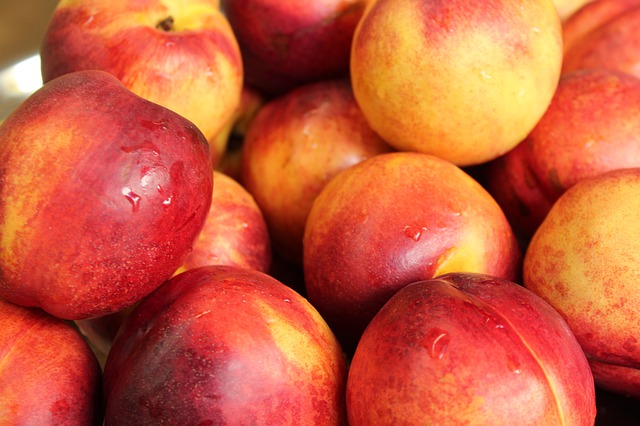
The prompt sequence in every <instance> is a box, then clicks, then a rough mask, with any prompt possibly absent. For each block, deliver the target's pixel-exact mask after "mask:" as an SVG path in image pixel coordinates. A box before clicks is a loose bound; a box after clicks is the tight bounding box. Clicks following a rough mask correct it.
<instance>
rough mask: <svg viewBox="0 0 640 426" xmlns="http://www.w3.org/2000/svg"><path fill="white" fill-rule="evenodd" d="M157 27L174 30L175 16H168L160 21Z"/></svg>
mask: <svg viewBox="0 0 640 426" xmlns="http://www.w3.org/2000/svg"><path fill="white" fill-rule="evenodd" d="M156 28H157V29H159V30H163V31H172V30H173V16H168V17H167V18H165V19H163V20H162V21H160V22H158V24H157V25H156Z"/></svg>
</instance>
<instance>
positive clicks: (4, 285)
mask: <svg viewBox="0 0 640 426" xmlns="http://www.w3.org/2000/svg"><path fill="white" fill-rule="evenodd" d="M125 111H126V113H125ZM0 162H1V163H2V168H0V182H1V186H0V200H2V202H1V203H0V241H1V244H0V297H3V298H5V299H7V300H8V301H10V302H12V303H16V304H19V305H22V306H37V307H40V308H42V309H44V310H45V311H47V312H49V313H51V314H52V315H55V316H58V317H60V318H63V319H69V320H76V319H82V318H89V317H96V316H102V315H106V314H109V313H113V312H116V311H119V310H121V309H123V308H126V307H128V306H131V305H133V304H134V303H136V302H138V301H139V300H140V299H142V298H143V297H145V296H147V295H148V294H149V293H150V292H151V291H153V290H154V289H155V288H157V287H158V286H159V285H160V284H162V283H163V282H164V281H165V280H166V279H168V278H169V277H170V276H171V275H172V274H173V272H174V271H175V270H176V269H177V268H178V267H179V266H180V265H181V263H182V261H183V259H184V257H185V256H186V255H187V253H188V251H189V250H190V249H191V246H192V243H193V241H194V239H195V238H196V236H197V235H198V233H199V232H200V229H201V228H202V226H203V224H204V220H205V217H206V215H207V212H208V211H209V207H210V204H211V195H212V192H213V166H212V162H211V156H210V152H209V146H208V142H207V140H206V138H205V137H204V135H203V134H202V132H200V130H199V129H198V128H197V127H195V126H194V125H193V123H191V122H190V121H188V120H187V119H185V118H184V117H182V116H180V115H178V114H176V113H175V112H173V111H170V110H168V109H167V108H164V107H162V106H160V105H158V104H154V103H152V102H150V101H148V100H146V99H144V98H141V97H139V96H137V95H135V94H134V93H133V92H131V91H130V90H128V89H127V88H126V87H125V86H124V85H122V83H121V82H120V81H119V80H118V79H116V78H115V77H114V76H112V75H111V74H108V73H106V72H104V71H99V70H90V71H78V72H73V73H69V74H65V75H63V76H61V77H58V78H57V79H54V80H52V81H50V82H48V83H46V84H45V85H44V86H43V87H42V88H41V89H39V90H38V91H36V92H35V93H34V94H33V95H31V96H30V97H29V98H28V99H27V100H25V101H24V102H23V103H22V104H21V105H20V106H19V107H18V108H17V109H16V110H15V111H14V113H13V114H12V115H10V116H9V117H8V118H7V119H6V120H5V121H4V123H3V124H2V125H1V126H0Z"/></svg>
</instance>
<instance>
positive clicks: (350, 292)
mask: <svg viewBox="0 0 640 426" xmlns="http://www.w3.org/2000/svg"><path fill="white" fill-rule="evenodd" d="M303 247H304V259H303V269H304V277H305V286H306V291H307V295H308V297H309V300H310V301H311V303H313V304H314V306H316V308H317V309H318V311H319V312H320V313H321V314H322V315H323V317H324V318H325V319H326V320H327V322H328V323H329V325H331V326H332V328H333V330H334V332H335V333H336V335H337V336H338V337H339V338H340V339H341V342H342V345H343V347H344V348H345V350H346V351H347V352H349V349H353V346H354V344H355V343H356V342H357V340H358V338H359V336H360V334H361V333H362V331H363V330H364V328H365V327H366V325H367V323H368V322H369V321H370V320H371V318H373V316H374V315H375V314H376V312H377V311H378V310H379V309H380V308H381V307H382V305H383V304H384V303H385V302H386V301H387V300H388V299H389V298H390V297H391V296H392V295H393V294H394V293H395V292H396V291H398V290H399V289H400V288H402V287H403V286H405V285H407V284H409V283H411V282H414V281H418V280H422V279H430V278H433V277H434V276H437V275H441V274H444V273H447V272H482V273H490V274H492V275H496V276H500V277H503V278H506V279H510V280H516V279H517V277H518V275H519V270H520V261H521V253H520V249H519V247H518V243H517V241H516V239H515V236H514V234H513V231H512V230H511V227H510V225H509V223H508V222H507V219H506V217H505V216H504V214H503V212H502V210H501V209H500V207H499V206H498V204H497V203H496V202H495V200H494V199H493V198H492V197H491V196H490V195H489V194H488V193H487V192H486V191H485V190H484V188H482V187H481V186H480V184H479V183H478V182H477V181H475V180H474V179H472V178H471V177H470V176H469V175H467V174H466V173H464V172H463V171H462V170H461V169H460V168H458V167H457V166H455V165H454V164H452V163H450V162H448V161H445V160H442V159H439V158H437V157H433V156H431V155H427V154H420V153H410V152H394V153H387V154H379V155H377V156H375V157H371V158H369V159H367V160H365V161H363V162H361V163H359V164H356V165H354V166H352V167H350V168H348V169H346V170H344V171H343V172H341V173H340V174H338V175H337V176H336V177H334V178H333V179H332V180H331V181H330V182H329V183H328V184H327V185H326V186H325V187H324V189H323V190H322V191H321V192H320V194H319V195H318V197H317V198H316V200H315V201H314V204H313V207H312V209H311V212H310V213H309V218H308V219H307V224H306V228H305V234H304V244H303Z"/></svg>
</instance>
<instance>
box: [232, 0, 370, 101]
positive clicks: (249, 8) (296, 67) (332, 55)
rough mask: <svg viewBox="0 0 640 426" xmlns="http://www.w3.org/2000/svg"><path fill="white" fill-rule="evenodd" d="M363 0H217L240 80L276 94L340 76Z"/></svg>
mask: <svg viewBox="0 0 640 426" xmlns="http://www.w3.org/2000/svg"><path fill="white" fill-rule="evenodd" d="M367 1H369V0H324V1H320V2H309V1H308V0H242V1H236V0H222V1H221V8H222V10H223V11H224V13H225V15H226V16H227V17H228V19H229V22H230V24H231V26H232V28H233V29H234V33H235V34H236V38H237V40H238V44H239V45H240V50H241V52H242V58H243V63H244V69H245V81H246V83H247V84H249V85H250V86H253V87H256V88H257V89H258V90H260V91H261V92H263V93H265V94H267V95H269V96H276V95H282V94H284V93H285V92H287V91H289V90H291V89H294V88H296V87H299V86H301V85H304V84H308V83H312V82H315V81H322V80H327V79H333V78H338V77H345V76H347V75H348V73H349V53H350V48H351V40H352V38H353V33H354V31H355V28H356V25H357V24H358V21H359V19H360V17H361V16H362V13H363V10H364V7H365V4H366V3H367Z"/></svg>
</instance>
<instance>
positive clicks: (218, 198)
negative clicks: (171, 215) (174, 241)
mask: <svg viewBox="0 0 640 426" xmlns="http://www.w3.org/2000/svg"><path fill="white" fill-rule="evenodd" d="M213 180H214V182H215V183H216V184H215V189H214V191H213V194H212V197H211V208H210V210H209V214H208V215H207V219H206V220H205V223H204V226H203V227H202V231H200V233H199V234H198V238H196V240H195V242H194V243H193V248H192V250H191V252H190V253H189V254H188V255H187V258H186V259H185V261H184V263H183V264H182V267H181V269H184V270H186V269H193V268H197V267H199V266H208V265H231V266H238V267H240V268H250V269H255V270H258V271H261V272H268V271H269V269H270V268H271V237H270V236H269V231H268V229H267V224H266V222H265V220H264V215H263V214H262V211H261V210H260V207H258V205H257V204H256V202H255V199H254V198H253V196H252V195H251V194H250V193H249V192H248V191H247V190H246V189H245V188H244V187H243V186H242V185H240V183H239V182H238V181H236V180H235V179H233V178H231V177H229V176H227V175H226V174H224V173H221V172H218V171H216V172H214V179H213Z"/></svg>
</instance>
